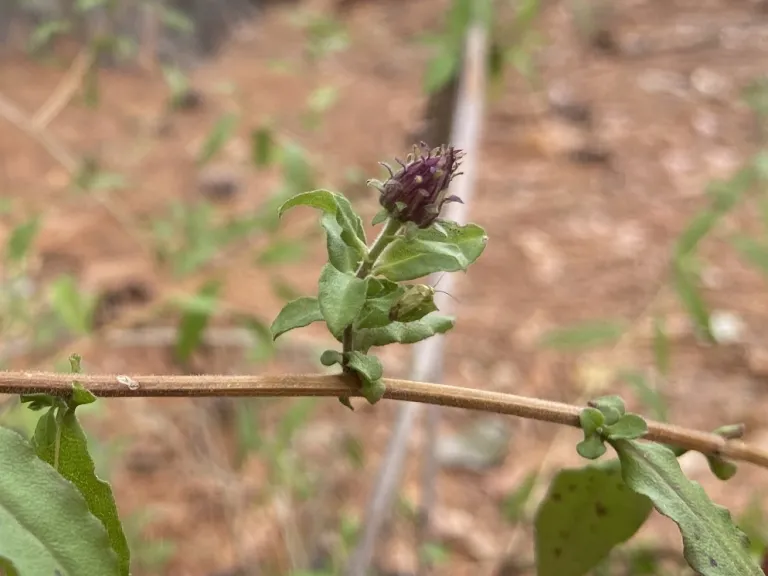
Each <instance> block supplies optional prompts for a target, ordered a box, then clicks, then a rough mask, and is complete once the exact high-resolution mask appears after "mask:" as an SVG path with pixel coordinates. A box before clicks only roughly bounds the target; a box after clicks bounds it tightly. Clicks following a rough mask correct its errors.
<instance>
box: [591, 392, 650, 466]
mask: <svg viewBox="0 0 768 576" xmlns="http://www.w3.org/2000/svg"><path fill="white" fill-rule="evenodd" d="M579 421H580V422H581V429H582V430H583V431H584V440H582V441H581V442H579V444H578V445H577V446H576V451H577V452H578V453H579V455H581V456H582V457H584V458H587V459H589V460H596V459H597V458H600V456H602V455H603V454H605V452H606V450H607V449H606V447H605V441H606V440H608V441H610V440H634V439H635V438H641V437H642V436H644V435H645V434H646V432H648V425H647V424H646V423H645V420H643V417H642V416H640V415H638V414H632V413H627V412H626V411H625V407H624V401H623V400H622V399H621V398H620V397H619V396H603V397H602V398H598V399H597V400H593V401H592V402H590V405H589V407H588V408H585V409H584V410H582V411H581V414H580V415H579Z"/></svg>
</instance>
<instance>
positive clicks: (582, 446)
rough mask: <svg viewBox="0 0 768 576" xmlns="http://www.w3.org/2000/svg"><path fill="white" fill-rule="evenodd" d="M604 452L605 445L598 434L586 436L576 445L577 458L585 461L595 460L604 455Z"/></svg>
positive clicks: (605, 449)
mask: <svg viewBox="0 0 768 576" xmlns="http://www.w3.org/2000/svg"><path fill="white" fill-rule="evenodd" d="M606 451H607V448H606V447H605V443H604V442H603V439H602V438H601V437H600V435H599V434H592V435H591V436H586V437H585V438H584V440H582V441H581V442H579V443H578V444H576V452H578V453H579V456H581V457H582V458H586V459H587V460H597V459H598V458H600V456H602V455H603V454H605V453H606Z"/></svg>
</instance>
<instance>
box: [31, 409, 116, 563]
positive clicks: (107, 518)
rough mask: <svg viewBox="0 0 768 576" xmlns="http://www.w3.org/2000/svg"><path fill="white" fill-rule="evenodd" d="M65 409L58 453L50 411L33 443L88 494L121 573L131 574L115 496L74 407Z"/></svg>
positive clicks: (93, 511)
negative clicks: (90, 450) (96, 462)
mask: <svg viewBox="0 0 768 576" xmlns="http://www.w3.org/2000/svg"><path fill="white" fill-rule="evenodd" d="M65 410H66V413H65V414H64V416H63V417H62V418H61V421H60V423H59V426H60V434H59V435H58V450H59V456H58V459H57V458H56V454H55V450H56V435H57V426H56V422H55V419H54V418H53V417H51V415H50V412H49V414H47V415H46V416H43V417H42V418H40V420H38V423H37V428H36V429H35V435H34V438H33V445H34V447H35V450H36V452H37V455H38V456H39V457H40V459H42V460H44V461H45V462H48V464H50V465H51V466H53V465H54V462H55V461H56V460H58V469H57V470H58V472H59V474H61V475H62V476H63V477H64V478H66V479H67V480H69V481H70V482H72V484H74V485H75V486H76V487H77V489H78V490H80V493H81V494H82V495H83V497H84V498H85V501H86V503H87V504H88V509H89V510H90V511H91V514H93V515H94V516H96V518H98V519H99V520H100V521H101V523H102V524H103V525H104V528H105V529H106V530H107V533H108V534H109V540H110V542H111V543H112V549H113V550H114V551H115V553H116V554H117V557H118V559H119V562H120V574H121V576H128V573H129V569H130V557H131V555H130V552H129V550H128V541H127V540H126V538H125V534H124V533H123V527H122V525H121V523H120V517H119V516H118V511H117V505H116V504H115V497H114V495H113V494H112V488H111V486H110V485H109V483H108V482H105V481H103V480H101V479H100V478H99V477H98V476H96V469H95V466H94V463H93V458H91V455H90V454H89V453H88V441H87V439H86V437H85V433H84V432H83V429H82V427H81V426H80V423H79V422H78V420H77V417H76V416H75V411H74V410H73V409H65Z"/></svg>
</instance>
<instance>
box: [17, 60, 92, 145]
mask: <svg viewBox="0 0 768 576" xmlns="http://www.w3.org/2000/svg"><path fill="white" fill-rule="evenodd" d="M94 60H95V57H94V52H93V50H89V49H88V48H84V49H83V50H81V51H80V52H79V53H78V55H77V56H76V57H75V60H74V62H72V65H71V66H70V67H69V70H68V71H67V74H66V75H65V76H64V78H63V79H62V80H61V82H59V84H58V85H57V86H56V88H55V89H54V91H53V92H52V93H51V95H50V96H49V97H48V100H46V101H45V104H43V105H42V106H41V107H40V109H39V110H38V111H37V113H36V114H35V116H34V117H33V118H32V125H33V126H34V127H35V129H36V130H44V129H45V128H46V127H47V126H48V124H50V123H51V122H53V119H54V118H56V116H58V115H59V112H61V111H62V110H63V109H64V108H66V106H67V104H68V103H69V101H70V100H71V99H72V95H73V94H74V93H75V91H76V90H77V89H78V88H79V87H80V85H81V84H82V82H83V77H84V76H85V75H86V73H87V72H88V70H89V68H90V67H91V66H93V64H94Z"/></svg>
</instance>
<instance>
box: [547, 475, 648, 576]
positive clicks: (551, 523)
mask: <svg viewBox="0 0 768 576" xmlns="http://www.w3.org/2000/svg"><path fill="white" fill-rule="evenodd" d="M652 509H653V506H652V504H651V501H650V500H649V499H648V498H646V497H645V496H642V495H640V494H635V493H634V492H632V490H630V489H629V488H628V487H627V486H626V484H625V483H624V481H623V480H622V478H621V472H620V466H619V462H618V461H617V460H611V461H609V462H605V463H600V464H591V465H588V466H585V467H584V468H578V469H565V470H561V471H560V472H559V473H558V474H557V476H555V478H554V479H553V480H552V484H551V485H550V487H549V492H548V493H547V496H546V497H545V499H544V500H543V501H542V503H541V504H540V505H539V509H538V511H537V513H536V520H535V530H536V573H537V575H538V576H582V575H583V574H586V573H587V572H588V571H589V570H590V569H591V568H593V567H594V566H596V565H597V564H598V563H599V562H600V561H601V560H603V559H604V558H605V557H606V556H607V555H608V553H609V552H610V551H611V550H612V549H613V547H614V546H616V545H618V544H621V543H622V542H625V541H626V540H628V539H629V538H631V537H632V535H634V533H635V532H637V530H638V529H639V528H640V527H641V526H642V525H643V523H644V522H645V520H646V519H647V518H648V515H649V514H650V513H651V510H652Z"/></svg>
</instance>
